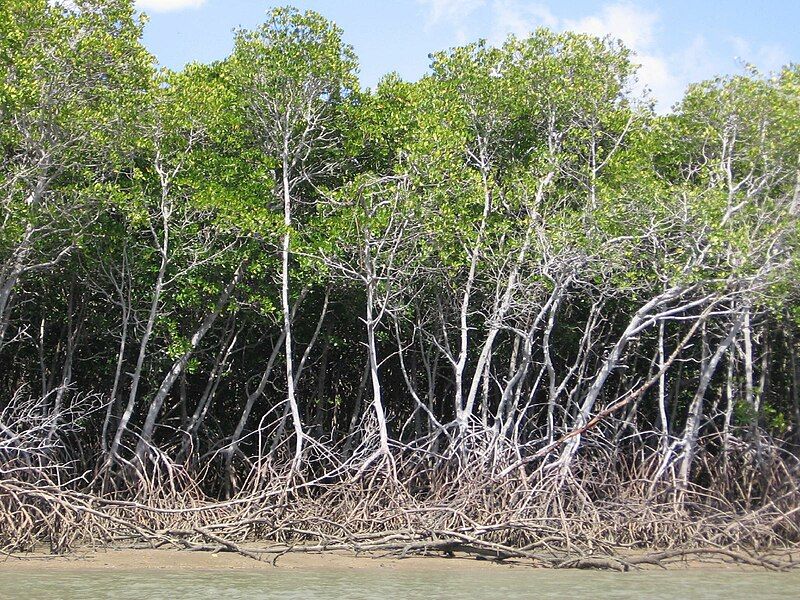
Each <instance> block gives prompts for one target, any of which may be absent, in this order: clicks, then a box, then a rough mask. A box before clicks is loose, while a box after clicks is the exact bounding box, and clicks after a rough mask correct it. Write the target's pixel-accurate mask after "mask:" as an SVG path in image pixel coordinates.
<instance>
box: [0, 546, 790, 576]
mask: <svg viewBox="0 0 800 600" xmlns="http://www.w3.org/2000/svg"><path fill="white" fill-rule="evenodd" d="M787 558H789V557H788V555H787ZM273 559H274V556H267V557H266V558H265V559H264V560H262V561H256V560H253V559H251V558H248V557H246V556H242V555H240V554H236V553H233V552H192V551H185V550H168V549H119V550H113V549H97V550H95V549H91V548H86V549H80V550H76V551H74V552H72V553H68V554H61V555H54V554H49V553H46V552H32V553H15V554H8V555H5V556H2V557H0V571H9V570H13V571H16V570H20V571H25V570H36V571H41V570H53V571H72V570H76V571H80V570H93V571H94V570H101V571H102V570H109V571H131V570H136V571H138V570H145V571H147V570H159V571H192V570H198V571H208V570H212V571H213V570H221V571H228V570H242V571H253V570H256V571H259V570H271V569H274V568H278V569H287V570H304V571H323V570H348V569H353V570H359V571H396V572H404V571H408V572H420V571H437V572H439V571H462V570H469V571H474V570H476V569H477V570H481V571H487V572H494V573H496V572H498V571H506V570H530V569H536V570H545V569H543V568H542V567H537V566H535V565H532V564H531V562H530V561H524V560H505V561H492V560H481V559H477V558H475V557H474V556H469V555H466V554H463V555H460V554H456V555H454V556H452V557H447V556H443V555H431V556H410V557H407V558H397V557H386V556H370V555H365V554H362V555H354V554H350V553H343V552H324V553H304V552H292V553H288V554H285V555H281V556H280V557H279V558H278V559H277V560H276V561H275V562H274V564H273ZM665 566H666V568H668V569H670V570H672V569H675V570H680V569H691V570H697V569H700V570H714V571H735V572H759V571H760V572H763V569H760V568H758V567H754V566H750V565H744V564H741V563H736V562H733V561H731V562H728V561H720V560H718V559H714V560H711V559H709V560H702V559H697V558H692V559H683V560H677V561H672V562H669V563H667V564H666V565H665ZM652 569H658V570H663V569H661V568H659V567H656V566H654V565H642V566H641V570H652Z"/></svg>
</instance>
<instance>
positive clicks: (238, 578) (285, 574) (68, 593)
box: [0, 569, 800, 600]
mask: <svg viewBox="0 0 800 600" xmlns="http://www.w3.org/2000/svg"><path fill="white" fill-rule="evenodd" d="M0 598H2V599H4V600H5V599H6V598H8V599H15V600H16V599H25V598H43V599H44V598H46V599H63V600H73V599H75V600H78V599H80V600H84V599H94V598H114V599H115V600H116V599H128V598H130V599H136V600H140V599H148V600H162V599H163V600H182V599H184V598H185V599H191V600H204V599H213V600H228V599H233V600H236V599H240V598H241V599H248V600H250V599H253V600H256V599H271V598H280V599H281V600H294V599H303V600H315V599H318V598H319V599H322V598H324V599H326V600H328V599H331V598H333V599H336V600H339V599H353V600H367V599H369V600H372V599H378V600H394V599H395V598H399V599H403V600H431V599H433V598H459V599H461V598H481V599H485V600H488V599H492V598H499V599H502V600H518V599H520V600H521V599H523V598H525V599H528V598H535V599H537V600H538V599H546V598H558V599H559V600H569V599H573V598H574V599H580V598H587V599H593V600H594V599H603V598H614V599H626V598H631V599H636V600H645V599H647V600H659V599H664V600H667V599H668V600H678V599H680V598H690V599H697V600H703V599H706V598H708V599H712V598H713V599H717V598H723V599H724V600H737V599H739V598H741V599H747V600H751V599H758V600H770V599H772V598H775V599H778V598H780V599H781V600H786V599H790V598H800V573H767V572H719V571H711V570H708V571H705V570H695V571H667V572H664V571H647V572H635V573H606V572H596V571H550V570H533V569H532V570H523V569H513V570H512V569H508V570H500V569H498V570H496V571H495V570H492V571H490V572H487V571H486V570H480V571H473V572H470V570H469V569H464V571H463V572H453V571H446V572H437V571H434V570H425V571H420V572H409V571H403V572H385V573H384V572H380V571H375V570H370V571H367V572H364V571H353V570H335V571H303V570H282V569H274V570H269V571H238V570H237V571H185V572H170V571H153V570H147V571H145V570H142V571H124V572H120V571H111V572H110V571H92V570H85V571H64V572H60V571H55V570H51V569H48V570H46V571H41V572H36V571H32V570H28V569H26V570H23V571H0Z"/></svg>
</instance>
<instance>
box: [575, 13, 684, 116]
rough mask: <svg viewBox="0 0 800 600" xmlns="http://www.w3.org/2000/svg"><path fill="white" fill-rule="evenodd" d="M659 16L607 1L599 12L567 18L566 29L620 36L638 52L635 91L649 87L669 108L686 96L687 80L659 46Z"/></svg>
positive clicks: (598, 34)
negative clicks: (684, 94) (680, 74)
mask: <svg viewBox="0 0 800 600" xmlns="http://www.w3.org/2000/svg"><path fill="white" fill-rule="evenodd" d="M658 21H659V15H658V13H656V12H652V11H647V10H643V9H641V8H639V7H637V6H634V5H632V4H627V3H619V4H607V5H605V6H603V8H602V9H601V10H600V12H599V13H598V14H595V15H589V16H586V17H584V18H582V19H577V20H570V19H565V20H564V22H563V29H566V30H570V31H576V32H579V33H588V34H591V35H596V36H600V37H604V36H607V35H608V36H611V37H612V38H615V39H619V40H621V41H622V43H623V44H625V45H626V46H627V47H628V48H630V49H631V50H633V51H634V52H635V53H636V56H635V57H634V61H635V62H636V63H638V64H639V72H638V77H639V82H638V84H637V86H636V88H635V89H634V91H635V92H638V93H640V94H641V93H643V92H644V91H645V90H646V89H649V90H651V91H652V95H653V96H654V98H655V99H656V100H657V101H658V107H659V108H660V109H661V110H664V109H667V108H669V107H670V106H671V105H672V104H674V103H675V102H677V101H678V100H679V99H680V98H681V96H682V95H683V91H684V88H685V84H686V82H685V81H684V80H683V78H682V77H680V76H679V75H678V74H677V73H676V72H675V68H674V65H673V64H672V61H671V60H670V58H669V57H668V56H665V55H664V54H663V53H661V52H659V50H658V48H657V47H656V26H657V24H658Z"/></svg>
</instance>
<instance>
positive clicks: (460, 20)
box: [137, 0, 800, 110]
mask: <svg viewBox="0 0 800 600" xmlns="http://www.w3.org/2000/svg"><path fill="white" fill-rule="evenodd" d="M288 3H289V4H292V5H293V6H296V7H297V8H300V9H313V10H316V11H318V12H320V13H322V14H323V15H325V16H326V17H328V18H329V19H332V20H333V21H335V22H336V23H337V24H338V25H339V26H341V27H342V28H343V29H344V32H345V40H346V41H347V42H348V43H350V44H352V45H353V47H354V48H355V50H356V53H357V54H358V57H359V60H360V64H361V73H360V76H361V81H362V85H364V86H368V87H372V86H374V85H375V84H376V83H377V81H378V80H379V79H380V77H381V76H382V75H384V74H386V73H388V72H390V71H396V72H398V73H399V74H400V75H401V76H402V77H403V78H405V79H409V80H414V79H416V78H418V77H420V76H421V75H422V74H424V73H425V71H426V69H427V67H428V62H429V61H428V53H430V52H433V51H435V50H441V49H445V48H449V47H451V46H455V45H459V44H461V43H465V42H469V41H473V40H476V39H478V38H487V39H488V40H489V41H490V42H500V41H502V40H503V39H504V38H505V37H506V36H507V35H508V34H509V33H514V34H516V35H525V34H526V33H527V32H529V31H531V30H532V29H534V28H536V27H538V26H547V27H550V28H552V29H556V30H566V29H569V30H575V31H582V32H587V33H593V34H598V35H605V34H610V35H613V36H614V37H618V38H620V39H622V40H623V41H624V42H625V43H626V44H627V45H628V46H629V47H631V48H633V50H635V51H636V53H637V57H638V58H637V60H638V62H639V63H640V64H641V65H642V66H641V70H640V79H641V80H642V83H641V85H642V86H645V85H646V86H647V87H649V88H650V89H651V90H652V95H653V96H654V97H655V98H656V100H657V101H658V106H659V108H660V109H661V110H666V109H668V108H669V106H671V105H672V104H673V103H674V102H675V101H677V100H679V99H680V97H681V95H682V93H683V90H684V89H685V87H686V84H687V83H690V82H693V81H699V80H702V79H706V78H709V77H712V76H714V75H716V74H727V73H735V72H740V71H741V70H742V64H743V61H746V62H749V63H752V64H755V65H756V66H757V67H758V68H760V69H762V70H764V71H769V70H773V69H776V68H778V67H780V66H781V65H782V64H785V63H788V62H792V61H794V62H797V61H800V36H798V23H800V0H764V1H758V0H749V1H748V0H729V1H723V0H691V1H690V0H671V1H664V2H654V1H645V0H638V1H637V0H610V1H608V2H604V1H602V0H600V1H590V0H574V1H567V0H561V1H559V0H542V1H529V0H362V1H360V2H359V1H353V0H304V1H301V0H295V1H294V2H288ZM285 4H287V2H280V3H273V2H268V1H262V0H137V5H138V7H139V8H140V9H142V10H143V11H145V12H146V13H147V14H148V15H149V16H150V22H149V23H148V24H147V26H146V29H145V34H144V42H145V45H146V46H147V47H148V48H149V49H150V51H151V52H153V53H154V54H155V55H156V57H157V58H158V60H159V62H160V63H161V64H162V65H164V66H167V67H170V68H180V67H182V66H183V65H184V64H186V63H187V62H192V61H200V62H207V61H212V60H216V59H220V58H224V57H225V56H226V55H227V54H228V53H229V52H230V50H231V47H232V45H233V33H232V30H233V29H234V28H235V27H245V28H251V27H255V26H256V25H258V24H259V23H261V22H262V21H263V20H264V15H265V13H266V11H267V10H269V9H270V8H271V7H273V6H276V5H285Z"/></svg>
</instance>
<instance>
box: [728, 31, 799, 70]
mask: <svg viewBox="0 0 800 600" xmlns="http://www.w3.org/2000/svg"><path fill="white" fill-rule="evenodd" d="M731 44H732V45H733V50H734V52H735V58H736V59H737V60H739V61H742V62H744V63H749V64H755V65H756V66H757V67H759V68H760V69H765V70H767V71H776V70H778V69H780V68H781V67H782V66H784V65H785V64H787V63H788V62H789V60H790V59H789V56H788V55H787V53H786V51H785V50H784V49H783V48H781V47H780V46H778V45H776V44H765V45H763V46H759V47H757V48H754V47H753V45H752V44H751V43H750V42H748V41H747V40H745V39H743V38H740V37H733V38H731Z"/></svg>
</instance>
